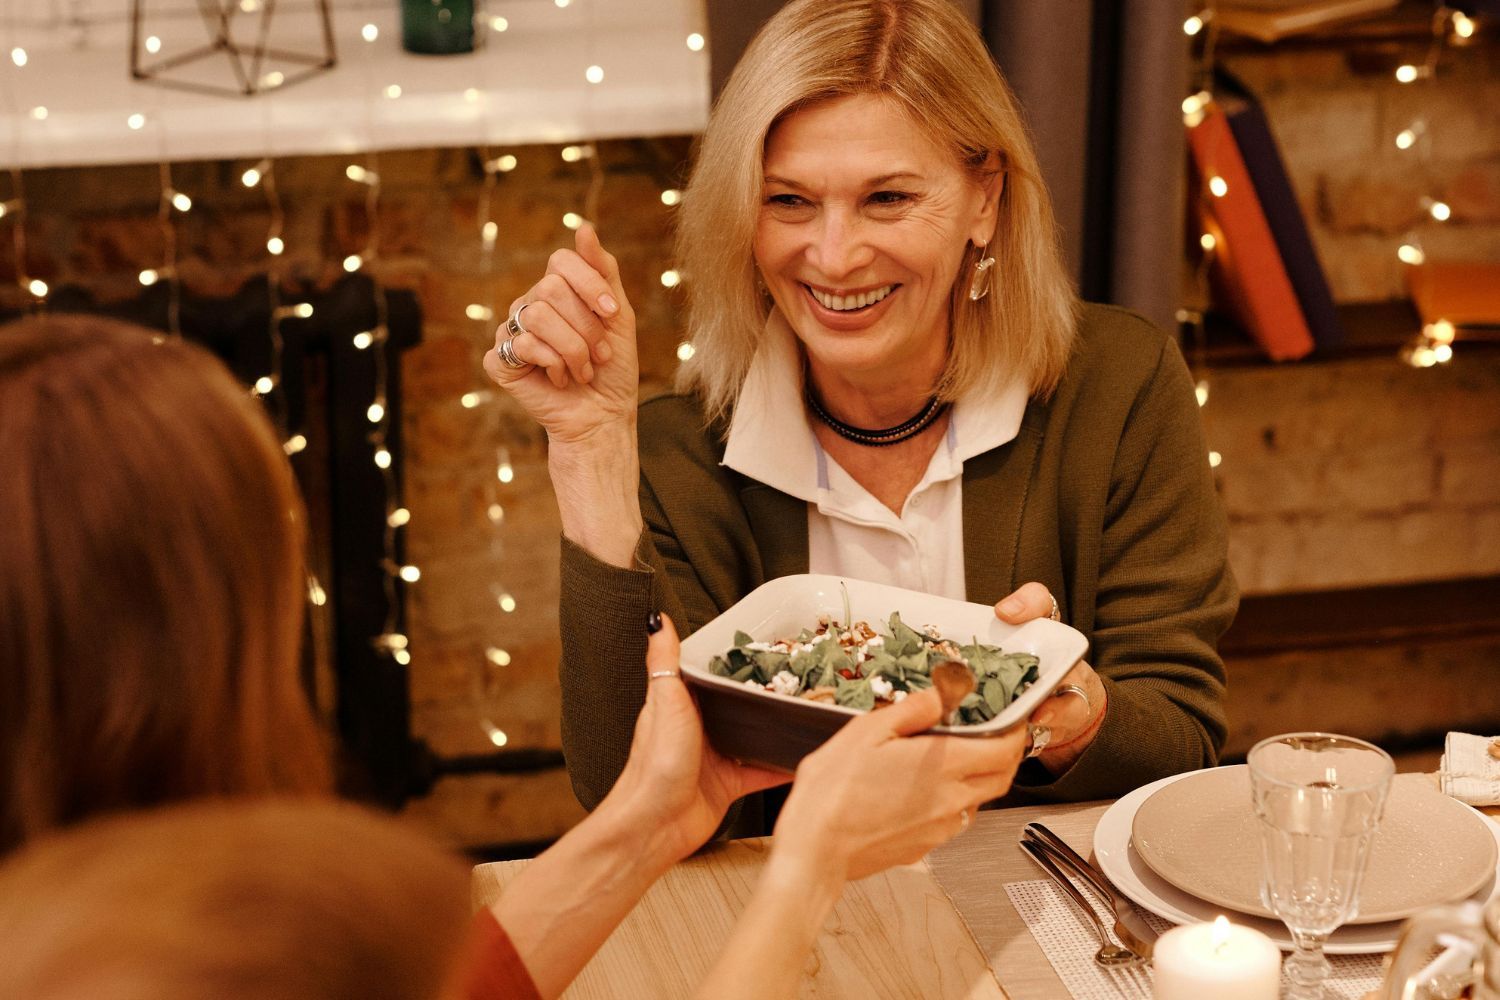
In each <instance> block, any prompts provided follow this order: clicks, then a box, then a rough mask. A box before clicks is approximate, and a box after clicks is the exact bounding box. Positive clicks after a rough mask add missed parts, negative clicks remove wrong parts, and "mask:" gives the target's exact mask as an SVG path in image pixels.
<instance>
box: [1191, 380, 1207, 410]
mask: <svg viewBox="0 0 1500 1000" xmlns="http://www.w3.org/2000/svg"><path fill="white" fill-rule="evenodd" d="M1193 394H1194V395H1196V396H1197V397H1198V405H1199V406H1207V405H1208V383H1207V382H1206V381H1200V382H1199V383H1198V384H1197V385H1196V386H1194V387H1193Z"/></svg>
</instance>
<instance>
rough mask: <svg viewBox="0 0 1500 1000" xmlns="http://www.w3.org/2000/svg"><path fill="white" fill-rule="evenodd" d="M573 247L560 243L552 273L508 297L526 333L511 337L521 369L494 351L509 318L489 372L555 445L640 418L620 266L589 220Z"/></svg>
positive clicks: (490, 354) (488, 359) (631, 316)
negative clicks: (502, 359) (522, 292)
mask: <svg viewBox="0 0 1500 1000" xmlns="http://www.w3.org/2000/svg"><path fill="white" fill-rule="evenodd" d="M574 243H575V249H573V250H566V249H559V250H557V251H555V252H554V253H553V254H552V256H551V257H550V258H548V261H547V273H546V274H545V275H544V276H543V277H542V279H541V280H540V281H538V282H537V283H536V284H534V285H532V286H531V288H529V289H527V291H526V292H525V294H523V295H522V296H521V297H520V298H518V299H516V300H515V301H514V302H512V303H511V306H510V310H509V312H508V313H507V316H508V317H509V316H515V315H516V312H517V310H519V309H520V308H521V307H522V306H525V307H526V311H525V312H524V313H523V314H522V315H521V317H520V323H521V325H522V326H523V327H524V328H525V332H524V333H518V334H516V337H515V340H514V342H513V343H512V345H511V346H512V348H513V349H514V351H515V355H516V358H517V359H518V360H520V361H524V362H527V364H526V366H525V367H524V368H510V367H508V366H506V365H505V364H504V363H503V362H502V361H501V360H500V357H499V355H498V353H497V350H498V348H499V347H500V345H501V344H502V343H503V342H505V341H506V340H509V339H510V336H511V334H510V331H509V330H508V329H507V324H506V322H502V323H501V324H500V327H499V328H498V329H497V330H496V331H495V348H496V350H489V351H486V352H485V354H484V370H485V372H486V373H488V375H489V376H490V378H492V379H493V380H494V381H495V382H496V384H498V385H499V386H500V387H501V388H502V389H504V390H505V391H506V392H508V393H510V394H511V395H512V396H513V397H515V399H516V401H517V402H518V403H520V404H521V406H522V407H523V408H524V409H525V410H526V412H527V413H529V414H530V415H531V416H532V418H533V419H534V420H536V421H537V423H539V424H541V425H542V427H544V428H545V429H546V431H547V436H548V438H549V439H550V440H551V441H552V442H553V443H554V444H568V443H575V442H580V441H585V440H587V439H588V438H589V437H590V436H592V435H593V434H594V433H595V432H596V431H597V430H598V429H599V428H601V427H605V426H609V425H611V424H619V423H622V422H628V421H633V420H634V419H635V407H636V393H637V383H638V380H639V377H638V375H639V364H638V361H637V358H636V342H635V311H634V310H633V309H631V307H630V300H629V299H628V298H626V296H625V288H624V286H623V285H622V284H621V282H620V266H619V263H618V262H617V261H616V260H615V258H614V256H613V255H611V254H610V253H608V252H607V251H606V250H605V249H604V247H603V246H602V245H601V244H600V243H599V235H598V233H596V232H595V231H594V227H593V226H591V225H589V224H588V223H584V224H583V225H581V226H579V227H578V231H577V234H576V236H575V238H574Z"/></svg>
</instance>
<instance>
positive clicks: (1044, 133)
mask: <svg viewBox="0 0 1500 1000" xmlns="http://www.w3.org/2000/svg"><path fill="white" fill-rule="evenodd" d="M955 2H956V3H957V4H958V6H959V7H960V8H962V9H963V10H964V11H965V12H967V13H968V14H969V16H970V17H971V18H973V19H974V21H975V23H976V24H978V25H979V27H980V30H981V31H982V32H983V34H984V37H985V40H986V41H987V42H988V43H989V46H990V50H991V51H992V52H994V54H995V60H996V62H998V63H999V64H1000V68H1001V70H1002V71H1003V72H1004V73H1005V75H1006V78H1007V79H1009V81H1010V83H1011V86H1012V87H1014V88H1015V91H1016V94H1017V96H1018V97H1019V98H1020V100H1021V105H1022V107H1023V109H1024V111H1025V114H1026V118H1027V123H1028V125H1029V127H1030V129H1031V134H1032V138H1033V140H1034V141H1035V143H1036V147H1037V154H1038V156H1039V157H1040V159H1041V166H1042V175H1043V178H1044V179H1045V180H1046V182H1047V186H1048V189H1049V190H1050V191H1051V192H1052V198H1053V202H1054V204H1055V206H1056V210H1057V217H1058V221H1059V223H1060V224H1061V226H1062V235H1063V248H1064V251H1065V253H1066V254H1067V258H1068V262H1069V264H1070V265H1071V267H1072V269H1073V274H1074V276H1075V277H1076V279H1077V281H1078V287H1079V289H1080V291H1081V292H1082V293H1083V296H1084V297H1085V298H1087V299H1090V300H1092V301H1095V302H1112V303H1115V304H1117V305H1122V306H1125V307H1127V308H1130V309H1134V310H1136V311H1138V312H1140V313H1142V314H1144V315H1145V316H1146V317H1147V318H1149V319H1151V320H1152V321H1153V322H1155V323H1156V324H1157V325H1159V326H1161V327H1162V328H1163V329H1173V328H1175V325H1176V319H1175V317H1176V312H1177V304H1178V295H1179V287H1178V282H1179V274H1180V271H1181V259H1182V246H1181V241H1182V213H1183V183H1184V181H1183V165H1182V164H1183V155H1184V136H1183V129H1182V112H1181V104H1182V98H1183V97H1184V96H1185V94H1186V92H1187V90H1186V88H1187V82H1188V75H1189V64H1188V39H1187V36H1185V35H1184V34H1183V33H1182V16H1183V15H1182V6H1181V5H1180V4H1175V3H1165V2H1162V0H955ZM781 5H782V0H707V6H708V15H709V29H710V36H709V46H710V55H711V57H712V59H711V65H712V76H713V88H714V93H715V94H717V93H718V91H719V88H720V87H721V86H722V85H723V81H724V80H725V79H726V78H727V77H728V75H729V71H730V69H732V68H733V66H734V63H735V60H737V59H738V58H739V54H740V52H742V51H744V48H745V45H746V44H747V43H748V42H749V40H750V38H751V37H752V36H753V35H754V33H755V32H756V31H757V30H758V29H759V28H760V25H761V24H763V23H764V22H765V20H766V18H768V17H770V16H771V14H773V13H774V12H775V11H776V10H778V9H780V7H781Z"/></svg>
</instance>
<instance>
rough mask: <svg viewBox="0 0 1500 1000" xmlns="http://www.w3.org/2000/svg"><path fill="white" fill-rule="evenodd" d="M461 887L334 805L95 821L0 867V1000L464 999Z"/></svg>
mask: <svg viewBox="0 0 1500 1000" xmlns="http://www.w3.org/2000/svg"><path fill="white" fill-rule="evenodd" d="M466 884H467V874H466V871H465V868H464V866H463V865H462V864H460V863H459V861H458V860H457V859H456V858H454V857H451V856H449V855H448V854H447V853H446V852H444V851H443V850H442V849H441V848H439V847H438V846H437V845H436V844H434V843H432V842H431V841H430V840H428V839H427V838H426V837H424V836H422V835H421V834H419V833H418V832H417V831H415V830H411V829H407V828H406V827H405V825H404V824H402V823H401V822H399V821H397V820H394V819H391V818H389V817H383V816H379V815H376V814H374V813H371V812H368V811H366V810H364V809H362V808H359V807H356V806H353V805H349V804H346V803H339V802H335V801H332V800H327V801H316V800H306V799H304V800H300V801H294V800H280V799H256V800H240V801H236V802H228V801H220V802H197V803H189V804H184V805H177V806H172V807H168V808H162V809H155V810H149V811H143V812H137V813H131V814H121V815H117V816H112V817H106V818H103V819H100V820H96V821H94V822H91V823H85V824H81V825H79V826H77V827H75V828H72V829H69V830H64V831H61V832H59V833H56V834H53V835H51V836H48V837H42V838H38V839H37V840H35V841H33V842H31V843H28V844H27V845H26V846H25V847H23V848H22V849H21V850H19V851H16V852H15V853H14V854H12V855H11V856H10V857H9V858H8V859H7V860H6V862H5V863H4V864H0V941H3V942H4V947H3V950H4V954H5V960H4V961H3V962H0V997H6V998H12V997H14V998H20V997H25V998H27V1000H197V998H200V997H213V998H214V1000H285V998H297V1000H368V998H370V997H382V998H387V1000H436V998H437V997H439V996H440V995H449V996H453V995H461V994H460V993H459V992H458V990H457V989H456V988H455V986H456V984H458V983H459V982H460V981H461V980H462V979H463V977H464V976H465V973H466V971H467V970H466V968H465V966H466V964H467V961H468V960H469V955H470V952H469V950H468V945H467V942H468V940H469V939H468V935H467V934H466V927H467V925H468V922H469V919H470V918H469V907H468V899H467V893H466Z"/></svg>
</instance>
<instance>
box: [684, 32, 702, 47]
mask: <svg viewBox="0 0 1500 1000" xmlns="http://www.w3.org/2000/svg"><path fill="white" fill-rule="evenodd" d="M687 47H688V48H690V49H692V50H693V51H694V52H702V51H703V36H702V35H700V34H698V32H696V31H695V32H693V33H692V34H691V35H688V36H687Z"/></svg>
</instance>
